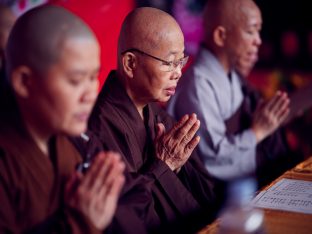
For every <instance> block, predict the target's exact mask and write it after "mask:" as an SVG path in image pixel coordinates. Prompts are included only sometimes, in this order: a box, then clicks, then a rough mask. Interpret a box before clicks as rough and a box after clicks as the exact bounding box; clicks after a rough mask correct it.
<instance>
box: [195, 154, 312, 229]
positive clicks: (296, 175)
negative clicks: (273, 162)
mask: <svg viewBox="0 0 312 234" xmlns="http://www.w3.org/2000/svg"><path fill="white" fill-rule="evenodd" d="M282 178H289V179H299V180H309V181H312V156H311V157H309V158H308V159H307V160H306V161H304V162H302V163H300V164H298V165H297V166H296V167H295V168H293V169H291V170H289V171H287V172H286V173H284V174H283V175H282V176H281V177H279V178H278V179H276V180H275V181H274V182H273V183H271V184H270V185H268V186H267V187H266V188H264V189H263V190H265V189H267V188H269V187H270V186H272V185H273V184H275V183H276V182H277V181H279V180H280V179H282ZM264 214H265V216H264V224H265V230H266V233H267V234H312V215H309V214H302V213H296V212H288V211H279V210H269V209H264ZM218 224H219V220H216V221H215V222H213V223H212V224H211V225H208V226H207V227H206V228H204V229H203V230H201V231H200V232H199V234H217V231H218Z"/></svg>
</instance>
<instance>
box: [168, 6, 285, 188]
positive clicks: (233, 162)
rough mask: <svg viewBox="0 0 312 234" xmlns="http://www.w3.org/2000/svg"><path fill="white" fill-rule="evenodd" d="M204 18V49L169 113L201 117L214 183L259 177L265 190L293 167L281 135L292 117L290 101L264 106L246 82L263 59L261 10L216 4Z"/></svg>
mask: <svg viewBox="0 0 312 234" xmlns="http://www.w3.org/2000/svg"><path fill="white" fill-rule="evenodd" d="M203 17H204V30H205V34H204V38H203V43H202V46H201V49H200V51H199V53H198V55H197V57H196V61H195V63H194V64H193V65H192V67H191V68H190V69H189V70H188V71H187V72H186V73H185V75H184V77H182V81H181V84H180V85H179V86H178V89H177V92H176V94H175V96H174V97H173V98H172V99H171V101H170V103H169V105H168V112H169V113H170V114H172V115H174V116H175V117H176V118H180V117H181V116H183V115H184V114H185V113H191V112H195V113H196V114H197V116H198V119H199V120H200V121H201V126H200V130H199V136H200V137H201V142H200V143H199V147H198V148H197V149H198V153H199V155H200V156H201V158H202V160H203V161H204V164H205V166H206V168H207V170H208V171H209V172H210V173H211V174H212V175H213V176H214V177H216V178H218V179H222V180H226V181H228V180H232V179H234V178H236V177H240V176H246V175H250V174H252V175H254V174H255V173H257V174H258V180H259V182H260V185H263V184H265V183H268V182H269V181H270V180H272V179H274V178H275V177H276V176H277V175H278V174H279V173H281V172H282V171H283V170H285V169H286V168H285V167H284V166H285V165H282V164H283V163H284V162H286V165H287V164H288V163H287V161H288V158H287V157H284V156H285V155H286V154H287V152H288V147H287V145H286V142H285V139H284V137H283V136H282V135H280V134H279V133H277V134H275V133H276V130H277V129H278V128H279V126H280V125H281V124H282V123H283V121H284V120H285V118H286V117H287V115H288V112H289V107H288V106H289V99H288V97H287V94H286V93H284V92H280V91H278V92H277V93H276V94H275V96H274V97H273V98H272V99H270V100H268V101H265V102H264V101H263V102H259V98H257V97H251V96H250V95H249V94H250V92H249V91H250V90H249V87H248V85H247V84H246V81H245V80H244V79H241V77H240V75H242V76H245V75H247V74H248V73H249V71H250V69H251V68H252V67H253V65H254V63H255V62H256V60H257V58H258V50H259V46H260V45H261V38H260V33H259V32H260V29H261V26H262V18H261V13H260V10H259V8H258V7H257V5H256V4H255V3H254V2H253V1H252V0H237V1H227V0H211V1H208V2H207V5H206V8H205V11H204V16H203ZM236 70H238V71H239V72H240V73H241V74H240V75H239V74H238V73H237V72H236ZM283 161H284V162H283ZM268 165H270V167H268V168H269V170H268V168H267V167H266V166H268ZM265 168H266V169H265ZM282 168H283V169H282Z"/></svg>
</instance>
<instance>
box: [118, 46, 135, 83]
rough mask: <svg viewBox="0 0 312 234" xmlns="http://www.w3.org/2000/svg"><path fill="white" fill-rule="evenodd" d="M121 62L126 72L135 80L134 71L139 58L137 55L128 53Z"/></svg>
mask: <svg viewBox="0 0 312 234" xmlns="http://www.w3.org/2000/svg"><path fill="white" fill-rule="evenodd" d="M121 61H122V66H123V70H124V72H125V73H126V74H127V76H128V77H130V78H133V76H134V75H133V74H134V70H135V68H136V66H137V58H136V56H135V54H134V53H131V52H127V53H125V54H124V55H123V57H122V59H121Z"/></svg>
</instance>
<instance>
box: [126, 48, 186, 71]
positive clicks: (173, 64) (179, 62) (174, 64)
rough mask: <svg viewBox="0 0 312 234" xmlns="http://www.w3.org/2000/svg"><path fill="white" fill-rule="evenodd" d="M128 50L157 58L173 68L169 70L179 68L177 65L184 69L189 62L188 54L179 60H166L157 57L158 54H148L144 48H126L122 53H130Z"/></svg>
mask: <svg viewBox="0 0 312 234" xmlns="http://www.w3.org/2000/svg"><path fill="white" fill-rule="evenodd" d="M128 52H138V53H140V54H142V55H145V56H148V57H150V58H153V59H156V60H158V61H160V62H162V63H163V65H166V66H168V67H169V68H171V69H169V70H168V72H170V71H173V70H175V69H177V67H178V66H179V65H180V66H181V69H182V68H183V67H184V66H185V65H186V63H187V61H188V58H189V56H188V55H185V56H184V57H183V58H181V59H179V60H177V61H166V60H163V59H161V58H158V57H156V56H154V55H151V54H148V53H146V52H144V51H142V50H139V49H137V48H131V49H127V50H125V51H124V52H122V53H121V54H122V55H123V54H125V53H128Z"/></svg>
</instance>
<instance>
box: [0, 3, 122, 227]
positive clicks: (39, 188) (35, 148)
mask: <svg viewBox="0 0 312 234" xmlns="http://www.w3.org/2000/svg"><path fill="white" fill-rule="evenodd" d="M99 53H100V52H99V45H98V42H97V40H96V39H95V36H94V35H93V33H92V32H91V31H90V30H89V28H88V27H87V26H86V25H85V24H84V23H83V22H82V21H81V20H79V19H78V18H77V17H76V16H74V15H72V14H71V13H69V12H67V11H66V10H65V9H62V8H58V7H52V6H45V7H41V8H36V9H34V10H31V11H29V12H27V13H26V14H25V15H23V16H21V17H20V18H19V19H18V21H17V22H16V24H15V25H14V27H13V29H12V32H11V34H10V37H9V41H8V45H7V48H6V58H7V60H6V65H7V67H6V68H7V69H6V70H7V77H8V78H7V80H2V84H3V86H2V88H3V89H2V91H3V92H1V100H2V102H1V115H0V204H1V205H0V233H101V232H102V231H103V230H104V229H105V228H106V227H107V226H108V225H109V224H110V222H111V220H112V217H113V215H114V212H115V208H116V204H117V200H118V195H119V193H120V190H121V187H122V185H123V183H124V176H123V170H124V164H123V163H122V162H121V159H120V156H119V155H117V154H115V153H99V154H98V155H97V156H96V157H95V159H94V161H93V163H92V165H91V167H90V168H89V170H88V171H87V172H86V173H85V174H82V173H78V172H75V167H76V165H77V163H79V162H80V161H81V159H80V155H79V153H78V152H77V151H76V149H75V148H74V146H73V145H72V144H71V143H70V142H69V141H68V140H67V138H66V137H65V136H66V135H79V134H80V133H82V132H84V131H85V130H86V128H87V120H88V117H89V114H90V113H91V109H92V107H93V104H94V102H95V99H96V95H97V89H98V80H97V74H98V71H99V66H100V65H99ZM1 79H4V77H1Z"/></svg>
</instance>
